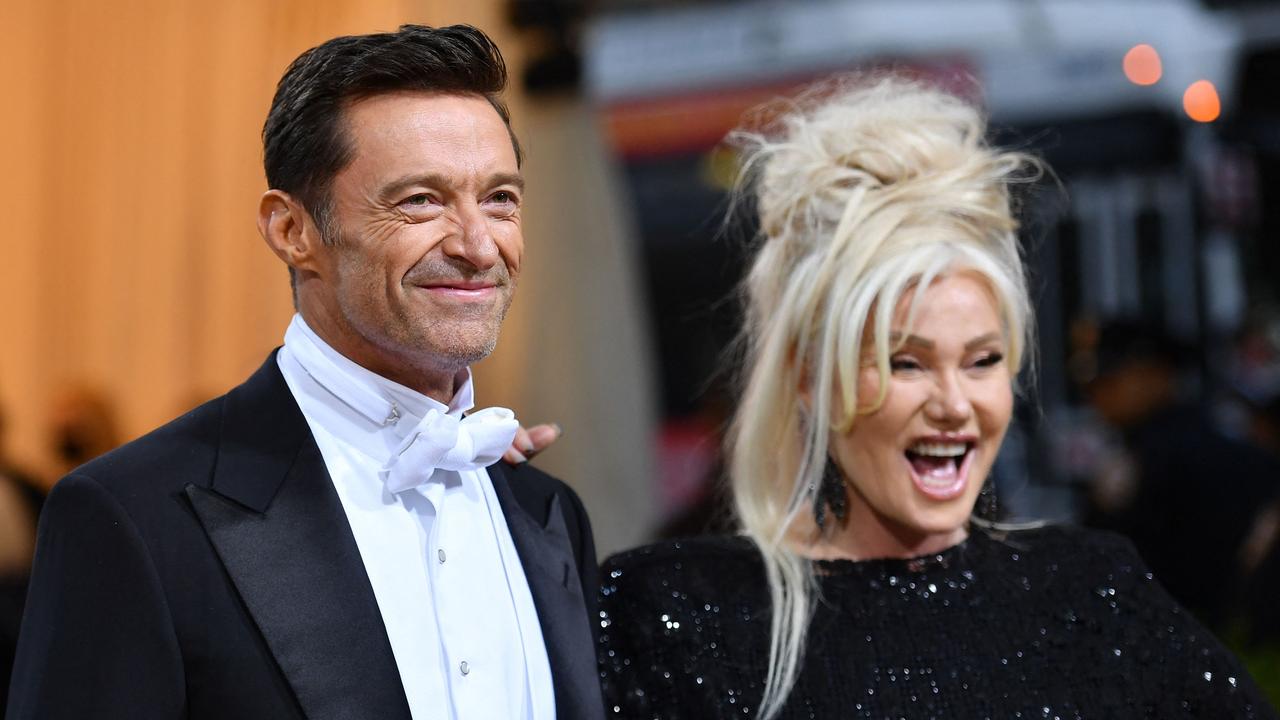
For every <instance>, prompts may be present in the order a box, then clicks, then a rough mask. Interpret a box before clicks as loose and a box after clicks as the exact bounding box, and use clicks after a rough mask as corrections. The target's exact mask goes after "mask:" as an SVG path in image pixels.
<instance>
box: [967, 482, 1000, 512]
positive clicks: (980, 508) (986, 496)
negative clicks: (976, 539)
mask: <svg viewBox="0 0 1280 720" xmlns="http://www.w3.org/2000/svg"><path fill="white" fill-rule="evenodd" d="M973 514H974V515H977V516H978V517H980V518H982V519H983V520H987V521H990V522H995V521H996V520H998V519H999V515H1000V507H999V503H998V502H997V501H996V484H995V481H994V480H992V478H991V476H990V475H987V479H986V482H984V483H982V490H980V491H978V505H977V507H975V508H974V509H973Z"/></svg>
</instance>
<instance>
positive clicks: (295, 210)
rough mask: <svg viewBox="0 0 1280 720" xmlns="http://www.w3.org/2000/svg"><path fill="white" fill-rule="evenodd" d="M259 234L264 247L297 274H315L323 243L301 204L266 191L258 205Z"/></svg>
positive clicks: (271, 191)
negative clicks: (307, 271)
mask: <svg viewBox="0 0 1280 720" xmlns="http://www.w3.org/2000/svg"><path fill="white" fill-rule="evenodd" d="M258 233H259V234H260V235H262V239H263V240H265V241H266V243H267V247H269V248H271V252H273V253H275V254H276V257H278V258H280V259H281V260H283V261H284V262H285V264H286V265H288V266H289V267H291V268H293V269H294V270H297V271H305V270H315V269H316V266H317V263H318V259H319V255H320V252H321V248H322V247H323V246H324V242H323V239H322V238H321V237H320V233H319V231H318V230H317V229H316V226H315V223H313V222H312V221H311V215H310V214H309V213H308V212H307V211H306V209H305V208H303V207H302V203H300V202H298V200H297V199H296V198H294V197H293V196H292V195H290V194H289V193H287V192H284V191H283V190H268V191H266V192H265V193H263V194H262V199H261V200H259V201H258Z"/></svg>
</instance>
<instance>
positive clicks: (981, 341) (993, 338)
mask: <svg viewBox="0 0 1280 720" xmlns="http://www.w3.org/2000/svg"><path fill="white" fill-rule="evenodd" d="M1002 340H1004V337H1003V336H1002V335H1001V334H1000V333H998V332H989V333H986V334H984V335H979V336H978V337H976V338H974V339H972V340H970V341H969V342H967V343H965V344H964V349H965V350H973V349H974V348H977V347H981V346H983V345H986V344H988V343H993V342H1000V341H1002Z"/></svg>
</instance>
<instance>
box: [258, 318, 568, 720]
mask: <svg viewBox="0 0 1280 720" xmlns="http://www.w3.org/2000/svg"><path fill="white" fill-rule="evenodd" d="M277 361H278V363H279V365H280V370H281V372H282V373H284V378H285V382H286V383H287V384H288V386H289V390H290V391H291V392H292V393H293V396H294V398H296V399H297V401H298V406H299V407H300V408H301V409H302V414H303V416H304V417H305V418H306V420H307V424H308V425H309V426H310V428H311V433H312V435H313V436H314V437H315V440H316V444H317V445H319V446H320V453H321V455H322V456H323V457H324V463H325V466H326V467H327V468H328V470H329V475H330V476H331V477H332V478H333V485H334V487H335V488H336V489H337V492H338V497H339V498H340V499H341V501H342V507H343V509H344V510H345V511H346V514H347V520H348V522H350V524H351V531H352V534H354V535H355V540H356V545H357V546H358V547H359V549H360V556H361V558H362V559H363V561H364V566H365V570H366V572H367V573H368V575H369V582H370V584H371V585H372V586H373V594H374V597H375V598H376V599H377V601H378V608H379V610H380V611H381V613H382V621H383V624H384V625H385V626H386V630H387V637H388V639H390V641H391V650H392V652H393V653H394V654H395V659H396V665H397V667H398V668H399V670H400V680H401V681H402V683H403V685H404V690H405V695H406V696H407V698H408V700H409V708H410V711H411V712H412V714H413V717H414V718H418V719H419V720H425V719H426V718H433V719H434V718H449V719H451V720H490V719H497V718H504V719H505V718H513V719H517V718H518V719H523V720H554V718H555V695H554V691H553V689H552V684H551V666H550V663H549V661H548V660H547V653H546V648H545V646H544V645H543V640H542V628H541V625H540V624H539V622H538V615H537V611H536V609H535V607H534V604H533V596H532V595H531V594H530V592H529V584H528V581H527V580H526V579H525V575H524V568H523V567H522V566H521V564H520V559H519V557H518V556H517V554H516V549H515V545H514V544H513V543H512V540H511V534H510V531H509V530H508V528H507V523H506V520H505V519H504V517H503V514H502V508H501V507H499V505H498V499H497V496H496V495H495V494H494V490H493V485H492V484H491V482H490V479H489V475H488V473H487V472H486V471H484V470H464V471H461V472H455V471H450V470H436V471H435V472H434V473H433V474H432V475H431V477H430V479H429V480H428V481H427V482H426V483H425V484H424V485H422V486H421V487H417V488H410V489H408V490H405V491H402V492H400V493H398V494H392V493H391V492H389V491H388V490H387V489H386V487H385V486H384V484H383V482H382V480H381V479H380V476H379V471H380V470H381V469H382V467H383V466H384V465H385V464H386V463H387V461H388V460H389V459H390V458H391V455H392V454H393V453H394V452H395V451H396V450H397V448H398V447H399V446H400V444H401V442H402V441H403V440H404V438H405V436H406V435H407V434H408V433H409V432H410V431H412V430H413V428H414V427H415V426H416V425H417V423H418V421H419V420H421V419H422V417H423V416H424V415H425V414H426V413H427V412H428V411H429V410H430V409H432V408H436V409H438V410H439V411H441V412H447V413H448V414H449V415H453V416H455V417H461V415H462V413H464V412H466V411H467V410H470V409H471V407H472V405H473V404H474V401H473V397H474V394H473V393H474V391H473V387H472V382H471V374H470V370H468V371H467V375H466V381H465V382H463V383H462V385H461V387H459V388H458V390H457V392H456V394H455V395H454V397H453V400H452V401H451V402H450V403H449V405H448V406H447V407H446V406H444V405H442V404H441V403H439V402H436V401H435V400H433V399H431V398H429V397H427V396H425V395H423V394H421V393H419V392H416V391H414V390H411V389H410V388H407V387H405V386H403V385H400V384H399V383H395V382H393V381H391V380H388V379H386V378H384V377H382V376H380V375H377V374H375V373H373V372H371V371H369V370H367V369H365V368H363V367H361V366H359V365H357V364H356V363H354V362H352V361H351V360H349V359H347V358H346V357H343V356H342V355H341V354H339V353H338V352H337V351H335V350H334V349H333V348H332V347H330V346H329V345H328V344H326V343H325V342H324V341H323V340H322V339H320V337H319V336H318V335H316V334H315V332H314V331H312V330H311V328H309V327H307V324H306V322H304V321H303V319H302V316H301V315H294V317H293V321H292V323H290V325H289V329H288V331H287V332H286V333H285V342H284V347H283V348H281V350H280V353H279V355H278V356H277Z"/></svg>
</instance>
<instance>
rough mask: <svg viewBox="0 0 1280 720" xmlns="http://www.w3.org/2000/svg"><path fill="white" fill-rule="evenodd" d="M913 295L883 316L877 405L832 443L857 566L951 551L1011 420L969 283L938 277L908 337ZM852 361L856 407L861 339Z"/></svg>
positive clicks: (867, 378)
mask: <svg viewBox="0 0 1280 720" xmlns="http://www.w3.org/2000/svg"><path fill="white" fill-rule="evenodd" d="M913 294H914V292H907V293H905V294H904V297H903V299H902V301H901V302H900V303H899V304H898V307H897V309H896V311H895V316H894V320H893V327H892V331H893V333H894V335H893V338H894V340H891V343H892V344H891V347H896V348H897V350H896V351H894V352H893V353H892V355H891V356H890V368H891V372H890V375H889V379H888V383H889V386H888V389H887V393H886V395H885V398H884V402H883V404H881V405H880V407H879V408H877V409H876V410H874V411H873V412H869V413H867V414H865V415H859V416H858V417H857V418H856V420H855V421H854V423H853V427H852V428H851V430H850V431H849V432H848V433H847V434H844V435H838V436H835V437H833V438H832V451H831V452H832V455H833V456H834V457H835V458H836V460H837V462H838V463H839V465H840V467H841V469H842V470H843V471H844V473H845V476H846V477H847V478H848V481H849V486H850V493H849V495H850V506H849V519H848V523H847V524H846V525H845V528H846V530H845V532H847V533H848V534H849V535H851V536H852V537H850V538H849V539H850V540H851V541H852V542H853V544H854V545H855V548H854V551H855V552H856V554H857V555H858V556H860V557H890V556H899V557H901V556H908V555H916V554H927V553H933V552H937V551H939V550H942V549H945V548H947V547H950V546H951V545H954V544H955V543H957V542H960V541H961V540H963V539H964V538H965V536H966V532H967V530H966V526H967V521H968V519H969V514H970V512H971V511H972V509H973V505H974V502H975V501H976V500H977V497H978V493H979V491H980V490H981V489H982V484H983V481H984V480H986V477H987V473H989V472H990V471H991V464H992V462H993V461H994V460H995V457H996V453H997V451H999V449H1000V442H1001V440H1003V438H1004V432H1005V429H1006V428H1007V427H1008V425H1009V417H1010V415H1011V413H1012V411H1013V389H1012V376H1011V374H1010V369H1009V366H1008V364H1007V363H1006V360H1005V354H1006V352H1007V347H1008V342H1007V338H1006V337H1005V334H1004V332H1003V330H1002V324H1001V322H1000V316H999V314H998V312H997V309H996V308H997V306H996V300H995V297H994V296H993V295H992V292H991V290H990V289H989V286H988V285H987V284H986V283H985V282H984V281H983V280H982V279H981V278H980V276H978V275H975V274H973V273H969V272H956V273H950V274H947V275H944V276H941V277H940V278H938V279H937V280H935V281H934V282H933V284H931V285H930V286H929V287H928V289H926V290H925V292H924V295H923V296H922V297H921V299H920V303H919V305H918V307H917V311H916V319H915V327H914V328H911V329H910V331H909V332H908V330H907V328H906V316H907V312H908V308H909V306H910V303H911V296H912V295H913ZM898 340H900V345H899V342H897V341H898ZM863 349H864V362H863V364H862V369H861V370H860V375H859V379H858V399H859V403H860V404H861V405H863V406H867V405H869V404H870V403H872V402H874V400H875V398H876V397H877V391H878V390H879V387H880V374H879V371H878V370H877V369H876V367H875V362H874V351H873V346H872V341H871V339H870V337H867V338H866V339H865V340H864V343H863Z"/></svg>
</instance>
